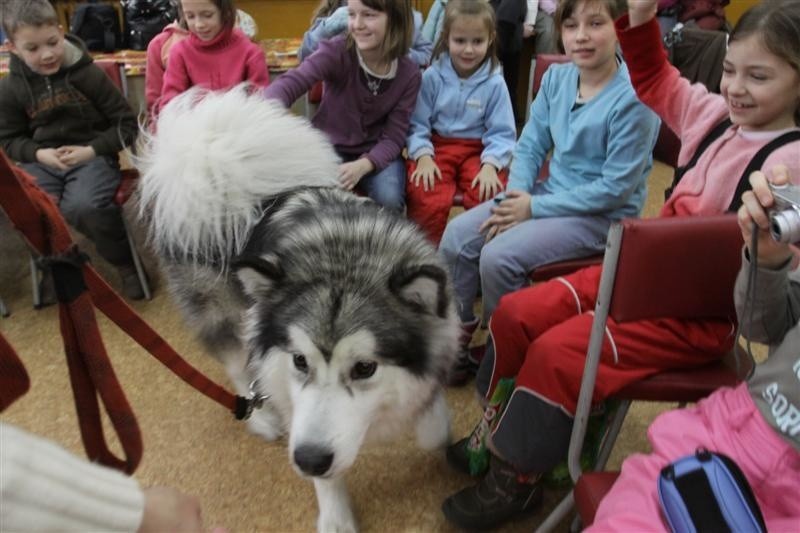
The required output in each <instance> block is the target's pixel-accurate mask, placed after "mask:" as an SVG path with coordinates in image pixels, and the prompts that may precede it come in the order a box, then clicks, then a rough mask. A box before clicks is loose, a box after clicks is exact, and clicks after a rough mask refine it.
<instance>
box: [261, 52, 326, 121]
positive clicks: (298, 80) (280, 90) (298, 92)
mask: <svg viewBox="0 0 800 533" xmlns="http://www.w3.org/2000/svg"><path fill="white" fill-rule="evenodd" d="M339 61H340V56H339V55H338V53H337V52H336V50H335V49H334V47H333V46H332V45H331V43H328V42H323V43H322V44H321V46H320V47H319V52H318V53H316V54H313V55H312V57H309V58H308V59H306V60H305V61H303V62H302V63H300V65H298V66H297V67H296V68H293V69H292V70H290V71H288V72H285V73H283V74H281V76H280V77H278V78H276V79H275V81H273V82H272V83H270V84H269V87H267V88H266V89H264V92H263V96H264V98H272V99H275V100H280V101H281V102H282V103H283V105H284V106H285V107H290V106H291V105H292V104H293V103H294V102H295V100H297V99H298V98H300V97H301V96H303V95H304V94H305V93H306V92H308V90H309V89H311V87H313V86H314V84H315V83H317V82H318V81H322V80H325V79H329V78H331V77H332V76H333V75H334V70H335V69H336V68H339Z"/></svg>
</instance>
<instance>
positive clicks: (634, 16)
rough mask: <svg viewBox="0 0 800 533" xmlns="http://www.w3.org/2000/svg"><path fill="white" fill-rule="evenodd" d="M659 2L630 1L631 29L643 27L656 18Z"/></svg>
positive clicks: (629, 16) (650, 0) (655, 0)
mask: <svg viewBox="0 0 800 533" xmlns="http://www.w3.org/2000/svg"><path fill="white" fill-rule="evenodd" d="M656 11H658V0H628V20H629V21H630V26H631V28H635V27H636V26H641V25H642V24H644V23H645V22H648V21H649V20H650V19H651V18H653V17H655V16H656Z"/></svg>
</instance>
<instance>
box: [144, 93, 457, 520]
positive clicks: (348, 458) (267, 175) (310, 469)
mask: <svg viewBox="0 0 800 533" xmlns="http://www.w3.org/2000/svg"><path fill="white" fill-rule="evenodd" d="M143 148H144V150H143V152H141V155H140V156H139V157H138V158H137V166H139V167H140V170H141V173H142V178H141V183H140V188H141V190H140V192H141V205H142V210H141V214H142V216H143V218H144V220H146V221H147V223H148V226H149V236H150V239H151V241H152V244H153V245H154V247H155V249H156V251H157V253H158V255H159V258H160V261H161V265H162V267H163V270H164V273H165V276H166V279H167V282H168V285H169V287H170V290H171V292H172V294H173V295H174V297H175V298H176V300H177V302H178V304H179V306H180V307H181V309H182V310H183V313H184V315H185V317H186V320H187V322H188V323H189V325H190V327H191V328H192V329H194V331H196V332H197V334H198V336H199V337H200V339H201V340H202V341H203V342H204V343H205V345H206V346H207V347H208V349H209V351H210V352H211V353H213V354H214V355H215V356H216V357H218V358H219V359H220V360H222V361H223V363H224V364H225V365H226V367H227V369H228V372H229V374H230V375H231V378H232V379H233V381H234V383H235V386H236V388H237V391H238V392H239V393H240V394H242V395H247V392H248V385H249V383H251V382H254V388H255V392H256V394H259V395H265V396H268V397H269V399H268V400H267V401H266V402H265V405H264V408H263V409H261V410H260V411H256V412H255V413H254V416H253V418H252V419H251V420H250V421H249V424H250V428H251V429H252V430H253V431H254V432H256V433H258V434H260V435H262V436H264V437H265V438H267V439H270V440H272V439H275V438H277V437H280V436H281V435H284V434H287V433H288V444H289V457H290V459H291V461H292V463H293V465H294V467H295V469H296V470H297V471H298V472H299V473H300V474H302V475H306V476H311V477H312V478H313V480H314V486H315V489H316V493H317V500H318V502H319V511H320V514H319V519H318V522H317V527H318V529H319V530H320V531H352V530H355V529H356V524H355V520H354V518H353V513H352V511H351V509H350V504H349V498H348V495H347V491H346V488H345V484H344V480H343V476H342V474H343V473H344V471H345V470H347V468H348V467H350V465H352V463H353V462H354V460H355V458H356V455H357V454H358V451H359V448H360V447H361V444H362V442H364V441H365V440H368V439H371V438H374V437H379V438H388V437H391V436H393V435H396V434H397V433H398V432H399V431H403V430H408V429H410V428H414V429H415V430H416V436H417V440H418V442H419V444H420V445H421V446H422V447H424V448H434V447H438V446H443V445H444V444H446V442H447V440H448V438H449V417H448V410H447V405H446V403H445V399H444V396H443V390H442V385H441V384H442V383H443V380H444V378H445V375H446V373H447V371H448V370H449V369H450V367H451V365H452V363H453V361H454V359H455V355H456V352H457V347H458V334H459V326H458V320H457V318H456V314H455V310H454V304H453V300H452V295H451V289H450V285H449V281H448V278H447V275H446V273H445V270H444V269H443V268H442V266H441V265H440V263H439V261H438V259H437V256H436V252H435V250H434V248H433V246H431V245H430V244H429V243H428V242H427V240H426V239H425V238H424V237H423V235H422V234H421V233H420V232H419V231H418V230H417V229H416V228H415V227H414V226H413V225H412V224H411V223H410V222H408V221H407V220H405V219H403V218H402V217H400V216H398V215H395V214H392V213H390V212H387V211H386V210H383V209H381V208H379V207H378V206H377V205H376V204H374V203H372V202H370V201H367V200H365V199H362V198H358V197H356V196H355V195H353V194H352V193H349V192H346V191H342V190H339V189H337V188H336V176H337V168H338V163H339V160H338V158H337V156H336V154H335V152H334V151H333V149H332V147H331V146H330V144H329V143H328V142H327V141H326V139H325V137H324V136H323V135H322V134H321V133H320V132H318V131H316V130H314V129H313V128H312V127H311V126H310V125H309V124H308V123H307V122H306V121H305V120H304V119H301V118H299V117H295V116H292V115H291V114H289V113H288V112H287V111H286V110H284V109H282V108H281V107H280V106H279V105H278V104H276V103H272V102H268V101H265V100H263V99H262V98H261V97H260V96H258V95H248V93H247V91H246V90H245V89H244V88H237V89H235V90H233V91H230V92H227V93H224V94H223V93H218V94H217V93H208V94H205V93H199V92H196V91H190V92H188V93H186V94H184V95H182V96H180V97H178V98H177V99H175V100H174V101H172V102H170V104H169V105H168V106H167V107H166V108H165V109H164V110H163V111H162V112H161V115H160V117H159V120H158V124H157V133H155V134H154V135H151V136H148V138H147V139H146V140H145V143H144V147H143Z"/></svg>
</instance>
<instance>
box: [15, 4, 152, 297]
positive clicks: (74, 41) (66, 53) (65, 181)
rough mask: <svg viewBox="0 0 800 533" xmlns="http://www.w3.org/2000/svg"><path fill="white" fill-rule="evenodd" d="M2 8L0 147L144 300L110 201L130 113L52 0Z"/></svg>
mask: <svg viewBox="0 0 800 533" xmlns="http://www.w3.org/2000/svg"><path fill="white" fill-rule="evenodd" d="M6 9H7V11H6V12H5V13H4V17H3V28H4V31H5V32H6V34H7V35H8V38H9V39H10V41H11V58H10V69H9V74H8V76H6V77H5V78H3V79H2V80H0V117H2V120H0V147H2V148H3V150H5V152H6V153H7V154H8V156H9V157H10V158H11V159H13V160H15V161H17V162H19V163H20V164H21V166H22V168H24V169H25V170H26V171H27V172H28V173H30V174H31V175H32V176H34V177H35V178H36V181H37V183H38V185H39V186H40V187H41V188H42V189H44V190H45V191H47V192H48V193H49V194H51V195H52V196H53V197H54V199H55V202H56V203H57V204H58V206H59V208H60V210H61V212H62V214H63V215H64V218H65V219H66V221H67V222H68V223H69V224H70V225H71V226H72V227H74V228H75V229H77V230H78V231H80V232H81V233H83V234H84V235H86V236H87V237H89V238H90V239H91V240H92V241H93V242H94V244H95V246H96V247H97V251H98V253H99V254H100V255H101V256H102V257H103V258H104V259H105V260H107V261H108V262H109V263H111V264H112V265H114V266H115V267H116V268H117V270H118V272H119V274H120V277H121V278H122V292H123V294H124V295H125V296H126V297H128V298H130V299H133V300H139V299H142V298H144V293H143V291H142V287H141V285H140V283H139V278H138V277H137V275H136V269H135V268H134V265H133V257H132V256H131V250H130V246H129V244H128V238H127V235H126V233H125V227H124V225H123V221H122V213H121V211H120V208H119V207H118V206H117V205H115V204H114V201H113V200H114V194H115V192H116V190H117V187H118V186H119V183H120V179H121V176H120V170H119V163H118V159H117V154H118V153H119V151H120V150H122V149H123V148H124V147H125V146H127V145H130V144H131V143H132V142H133V141H134V140H135V138H136V134H137V132H138V127H137V123H136V116H135V115H134V113H133V110H131V108H130V106H129V105H128V102H127V101H126V100H125V98H124V97H123V95H122V93H121V92H120V91H119V89H118V88H117V87H116V86H115V85H114V83H113V82H112V81H111V80H110V79H109V78H108V76H106V74H105V73H104V72H103V71H102V70H101V69H100V68H99V67H97V65H95V64H94V62H93V60H92V57H91V56H90V55H89V53H88V52H87V51H86V48H85V47H84V45H83V43H82V42H81V41H80V40H79V39H78V38H77V37H74V36H72V35H67V36H66V37H65V35H64V31H63V30H62V29H61V27H60V26H59V25H58V17H57V15H56V12H55V9H54V8H53V6H52V4H51V3H50V2H48V1H47V0H30V1H26V2H15V3H13V4H12V5H11V6H9V7H7V8H6ZM45 275H48V274H47V273H45Z"/></svg>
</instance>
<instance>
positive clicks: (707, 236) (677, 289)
mask: <svg viewBox="0 0 800 533" xmlns="http://www.w3.org/2000/svg"><path fill="white" fill-rule="evenodd" d="M619 228H620V230H621V231H619V233H618V235H619V238H618V239H617V238H616V237H611V234H609V235H610V236H609V245H608V250H607V252H606V258H609V253H608V252H609V251H611V252H612V253H613V252H614V251H613V250H611V248H612V247H617V249H618V251H619V257H618V260H617V265H616V276H615V277H614V280H613V285H611V287H610V291H611V300H610V308H609V316H611V317H612V318H614V320H616V321H617V322H623V321H630V320H644V319H649V318H657V317H663V316H669V317H673V318H687V319H702V318H722V317H734V316H735V313H736V310H735V309H734V306H733V285H734V282H735V280H736V275H737V274H738V272H739V267H740V266H741V248H742V236H741V231H740V230H739V225H738V223H737V222H736V217H735V215H720V216H713V217H669V218H652V219H640V220H637V219H630V220H624V221H623V222H622V223H621V224H620V225H619ZM612 239H613V240H614V241H616V242H612ZM601 290H603V288H602V286H601ZM607 290H608V289H607Z"/></svg>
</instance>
